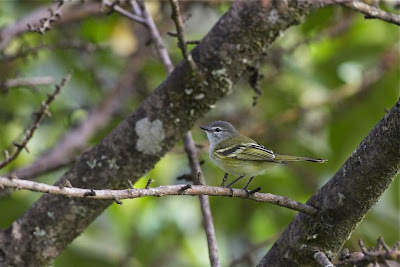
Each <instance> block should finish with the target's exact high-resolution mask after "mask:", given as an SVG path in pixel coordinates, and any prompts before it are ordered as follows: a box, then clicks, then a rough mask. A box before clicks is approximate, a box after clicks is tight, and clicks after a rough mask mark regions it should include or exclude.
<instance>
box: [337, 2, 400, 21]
mask: <svg viewBox="0 0 400 267" xmlns="http://www.w3.org/2000/svg"><path fill="white" fill-rule="evenodd" d="M334 2H336V3H338V4H341V5H343V6H345V7H348V8H350V9H353V10H355V11H358V12H360V13H362V14H364V15H365V18H366V19H380V20H383V21H386V22H389V23H393V24H395V25H398V26H400V16H399V15H395V14H391V13H388V12H386V11H383V10H382V9H379V8H376V7H373V6H370V5H367V4H365V3H363V2H361V1H358V0H351V1H350V0H334Z"/></svg>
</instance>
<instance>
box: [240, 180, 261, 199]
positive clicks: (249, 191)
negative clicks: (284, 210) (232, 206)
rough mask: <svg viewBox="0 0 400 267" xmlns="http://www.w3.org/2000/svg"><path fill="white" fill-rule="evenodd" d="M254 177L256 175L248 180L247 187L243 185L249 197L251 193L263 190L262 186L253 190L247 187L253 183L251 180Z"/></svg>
mask: <svg viewBox="0 0 400 267" xmlns="http://www.w3.org/2000/svg"><path fill="white" fill-rule="evenodd" d="M254 177H255V176H253V177H251V178H250V179H249V181H248V182H247V184H246V185H245V187H243V190H246V193H247V197H249V196H250V195H252V194H254V193H256V192H258V191H260V190H261V187H257V188H255V189H253V190H248V189H247V187H248V186H249V184H250V183H251V181H252V180H253V179H254Z"/></svg>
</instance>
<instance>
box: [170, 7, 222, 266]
mask: <svg viewBox="0 0 400 267" xmlns="http://www.w3.org/2000/svg"><path fill="white" fill-rule="evenodd" d="M169 2H170V4H171V9H172V14H171V18H172V20H173V21H174V23H175V26H176V31H177V33H178V36H177V38H178V41H179V42H178V44H179V48H180V49H181V51H182V55H183V58H184V59H185V61H186V62H187V63H188V64H189V66H190V69H191V71H192V72H193V73H195V74H198V69H197V66H196V64H195V63H194V61H193V58H192V56H191V55H190V54H189V53H188V50H187V43H186V40H185V35H184V30H183V21H182V16H181V13H180V10H179V4H178V1H176V0H170V1H169ZM183 145H184V147H185V151H186V154H187V156H188V159H189V163H190V169H191V170H192V177H193V183H194V184H205V180H204V177H203V176H202V175H201V167H200V163H199V160H198V157H197V149H196V145H195V143H194V140H193V137H192V133H191V132H190V131H188V132H187V133H186V134H185V136H184V138H183ZM196 177H197V180H196ZM199 198H200V207H201V212H202V214H203V224H204V230H205V231H206V236H207V244H208V255H209V258H210V263H211V266H212V267H219V266H221V265H220V262H219V257H218V245H217V238H216V235H215V227H214V223H213V216H212V213H211V208H210V200H209V197H208V196H205V195H200V196H199Z"/></svg>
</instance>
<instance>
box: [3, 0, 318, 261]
mask: <svg viewBox="0 0 400 267" xmlns="http://www.w3.org/2000/svg"><path fill="white" fill-rule="evenodd" d="M278 2H279V1H278ZM279 3H283V5H282V4H280V5H279V6H275V4H279ZM279 3H276V2H272V1H270V2H268V1H236V2H234V3H233V5H232V8H231V9H230V10H229V11H228V12H227V13H226V14H225V15H224V16H223V17H222V18H221V19H220V21H219V22H218V23H217V24H216V25H215V26H214V27H213V29H212V30H211V32H210V33H209V34H207V36H205V37H204V38H203V40H202V42H201V43H200V44H199V45H198V46H196V47H195V48H194V49H193V50H192V56H193V59H194V61H195V63H196V65H197V67H198V68H199V69H200V70H201V71H202V73H203V77H204V85H206V86H199V84H197V83H192V82H193V79H192V73H191V72H190V71H189V66H188V65H187V64H186V63H185V62H181V63H180V64H179V65H178V66H177V67H176V68H175V70H174V71H173V72H172V73H171V74H170V75H169V76H168V78H167V79H166V80H165V81H164V82H163V83H162V84H161V85H160V86H159V87H158V88H157V89H156V90H155V91H154V92H153V93H152V94H151V96H149V97H148V98H147V99H146V100H145V101H144V102H143V103H142V104H141V106H140V107H139V108H138V109H137V110H136V111H135V112H134V113H133V114H132V115H130V116H129V117H127V118H126V119H125V120H124V121H122V122H121V123H120V124H119V125H118V126H117V127H116V128H115V129H114V130H113V131H112V132H111V133H110V134H109V135H108V136H107V137H106V138H104V140H102V141H101V142H100V143H99V144H98V145H97V146H95V147H94V148H93V149H91V150H90V151H89V152H87V153H85V154H83V155H82V156H81V158H80V160H79V161H78V162H76V163H75V164H74V166H73V167H72V168H71V169H70V170H69V171H68V172H67V173H66V174H65V175H64V176H63V177H62V178H61V179H60V180H59V181H58V182H57V184H63V183H64V182H65V181H66V180H69V181H70V182H71V183H72V184H73V185H74V186H76V187H81V188H93V189H100V188H122V187H124V186H125V183H126V182H125V181H126V180H128V179H131V180H132V181H133V182H136V181H137V180H138V179H139V178H140V177H142V176H143V175H144V174H145V173H146V172H147V171H148V170H150V169H151V168H152V167H153V166H154V164H155V163H156V162H158V161H159V160H160V158H161V157H162V156H163V155H164V154H165V153H166V152H167V151H169V150H170V149H171V148H172V147H173V146H174V145H175V144H176V143H177V142H178V141H179V140H180V139H182V137H183V136H184V134H185V133H186V132H187V131H188V130H189V129H190V128H191V127H192V126H193V124H194V122H195V121H196V119H198V118H200V117H201V116H203V115H204V114H205V112H207V111H208V110H209V109H210V106H212V105H213V104H215V102H216V101H217V100H218V99H220V98H221V97H223V96H225V95H226V94H228V93H229V92H230V91H231V89H232V85H233V84H234V83H235V82H236V81H237V80H238V79H239V78H240V77H241V75H242V74H243V73H244V72H245V70H246V65H245V64H243V62H244V61H245V60H246V61H247V62H255V61H258V60H260V59H262V58H263V57H264V55H265V53H266V51H267V48H268V47H269V46H270V45H271V43H272V42H273V41H274V40H275V39H276V37H278V36H279V35H281V33H282V31H283V30H285V29H287V28H288V27H290V26H292V25H294V24H297V23H299V22H300V20H301V19H302V15H304V14H306V13H307V12H308V11H309V9H310V8H311V7H310V4H309V2H308V1H304V0H299V1H295V0H293V1H287V2H279ZM285 3H287V4H288V6H285ZM249 40H251V42H249ZM185 89H186V90H185ZM111 203H112V201H109V200H102V201H99V200H94V199H67V198H65V197H63V196H54V195H44V196H42V197H41V198H40V199H39V200H38V201H37V202H36V203H35V204H34V205H33V206H32V207H31V208H30V209H29V210H28V211H26V212H25V213H24V214H23V215H22V216H21V217H20V218H19V219H18V220H17V221H15V222H14V223H13V224H12V226H11V227H10V228H9V229H7V230H5V231H4V232H2V233H1V234H0V240H1V243H0V255H3V256H4V257H3V258H2V259H3V262H1V264H2V265H6V266H7V265H13V266H29V265H30V264H31V265H32V263H35V265H36V266H43V265H47V264H48V262H49V261H51V260H52V259H54V258H55V257H56V256H57V255H58V254H59V253H61V251H63V250H64V248H65V247H66V246H67V245H68V244H69V243H70V242H71V241H72V240H73V239H74V238H75V237H76V236H78V235H79V234H80V233H82V232H83V231H84V230H85V229H86V227H87V226H88V225H89V224H90V223H91V222H92V221H93V220H94V219H95V218H96V217H97V216H98V215H100V214H101V213H102V212H103V211H104V209H106V208H107V207H108V206H109V205H110V204H111ZM48 214H51V217H49V216H48ZM35 229H40V230H41V231H44V232H45V233H46V235H45V236H33V235H32V232H34V231H35Z"/></svg>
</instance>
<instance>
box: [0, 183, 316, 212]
mask: <svg viewBox="0 0 400 267" xmlns="http://www.w3.org/2000/svg"><path fill="white" fill-rule="evenodd" d="M185 186H186V185H166V186H159V187H154V188H152V187H150V188H147V189H146V188H135V189H123V190H109V189H104V190H93V189H83V188H74V187H71V188H69V187H59V186H54V185H48V184H44V183H37V182H33V181H28V180H22V179H12V178H7V177H0V187H10V188H17V189H25V190H30V191H34V192H42V193H49V194H54V195H63V196H66V197H78V198H79V197H87V198H93V199H111V200H114V199H115V198H117V199H133V198H140V197H149V196H156V197H162V196H172V195H189V196H198V195H209V196H227V197H230V196H231V190H230V189H229V188H225V187H213V186H207V185H192V187H191V188H187V189H186V190H184V192H182V187H185ZM232 190H233V195H232V197H237V198H245V199H246V198H247V199H250V200H254V201H257V202H266V203H271V204H274V205H278V206H281V207H286V208H288V209H292V210H296V211H299V212H302V213H305V214H309V215H313V214H315V213H316V212H317V210H316V209H315V208H313V207H311V206H308V205H306V204H303V203H300V202H297V201H294V200H291V199H289V198H287V197H283V196H277V195H273V194H268V193H254V194H253V195H251V196H249V197H248V196H247V192H246V191H245V190H242V189H232ZM91 191H93V192H94V193H90V196H88V195H87V194H88V193H87V192H91ZM85 194H86V196H85ZM93 194H95V195H93Z"/></svg>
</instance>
